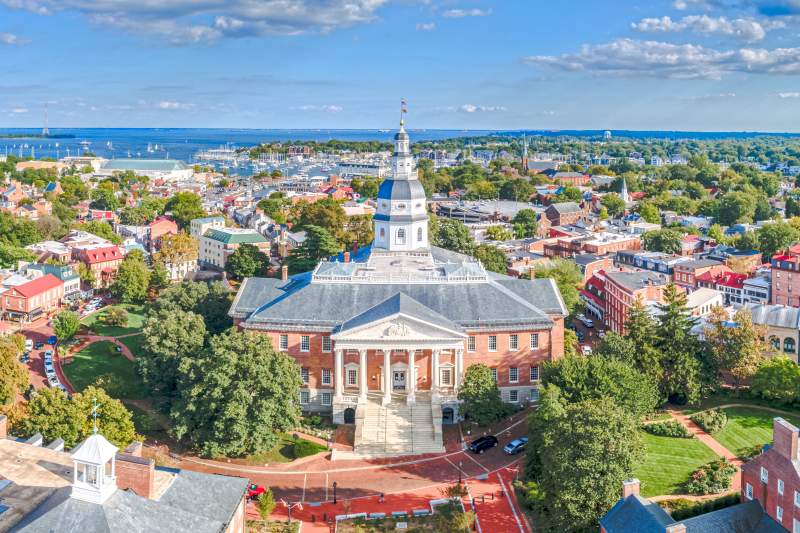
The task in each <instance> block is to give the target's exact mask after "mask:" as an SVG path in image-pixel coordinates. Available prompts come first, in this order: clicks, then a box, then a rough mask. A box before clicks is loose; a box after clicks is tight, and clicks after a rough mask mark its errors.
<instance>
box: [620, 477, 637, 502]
mask: <svg viewBox="0 0 800 533" xmlns="http://www.w3.org/2000/svg"><path fill="white" fill-rule="evenodd" d="M639 486H640V482H639V480H638V479H636V478H633V479H626V480H625V481H623V482H622V499H623V500H626V499H627V498H628V496H638V495H639Z"/></svg>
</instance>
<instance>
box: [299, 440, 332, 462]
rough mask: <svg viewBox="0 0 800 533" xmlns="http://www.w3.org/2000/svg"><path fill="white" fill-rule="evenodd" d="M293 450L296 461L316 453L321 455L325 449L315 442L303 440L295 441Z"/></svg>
mask: <svg viewBox="0 0 800 533" xmlns="http://www.w3.org/2000/svg"><path fill="white" fill-rule="evenodd" d="M293 448H294V457H295V459H300V458H301V457H308V456H309V455H314V454H315V453H319V452H321V451H322V450H324V449H325V447H324V446H320V445H319V444H317V443H315V442H311V441H307V440H302V439H300V440H297V441H295V443H294V446H293Z"/></svg>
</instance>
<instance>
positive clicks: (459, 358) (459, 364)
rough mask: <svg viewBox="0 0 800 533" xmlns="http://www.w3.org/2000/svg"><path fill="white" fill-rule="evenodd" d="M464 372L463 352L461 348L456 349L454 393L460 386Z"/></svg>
mask: <svg viewBox="0 0 800 533" xmlns="http://www.w3.org/2000/svg"><path fill="white" fill-rule="evenodd" d="M463 372H464V350H462V349H461V348H457V349H456V376H455V384H456V391H458V388H459V387H460V386H461V377H462V376H461V375H462V373H463Z"/></svg>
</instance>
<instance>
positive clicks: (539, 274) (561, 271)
mask: <svg viewBox="0 0 800 533" xmlns="http://www.w3.org/2000/svg"><path fill="white" fill-rule="evenodd" d="M533 275H534V277H535V278H536V279H543V278H553V279H554V280H555V282H556V285H558V291H559V292H560V293H561V298H563V299H564V304H565V305H566V306H567V311H569V313H570V314H572V313H574V312H575V311H576V310H577V309H578V308H579V307H580V304H581V300H580V289H581V288H582V287H583V274H581V271H580V269H579V268H578V265H577V264H575V262H574V261H571V260H566V259H561V258H555V259H553V260H552V261H551V262H550V266H541V267H537V268H536V269H535V270H534V271H533Z"/></svg>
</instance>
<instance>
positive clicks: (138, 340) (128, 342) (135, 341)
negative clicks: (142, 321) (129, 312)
mask: <svg viewBox="0 0 800 533" xmlns="http://www.w3.org/2000/svg"><path fill="white" fill-rule="evenodd" d="M119 342H121V343H122V344H124V345H125V346H127V347H128V349H129V350H130V351H131V353H132V354H133V356H134V357H139V354H140V353H142V345H143V344H144V335H133V336H131V337H123V338H121V339H119Z"/></svg>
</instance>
